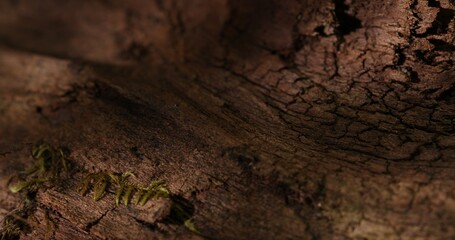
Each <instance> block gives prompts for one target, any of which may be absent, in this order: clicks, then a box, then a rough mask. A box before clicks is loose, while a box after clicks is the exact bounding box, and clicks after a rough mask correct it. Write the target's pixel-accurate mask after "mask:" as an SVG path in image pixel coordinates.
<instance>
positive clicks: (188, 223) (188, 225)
mask: <svg viewBox="0 0 455 240" xmlns="http://www.w3.org/2000/svg"><path fill="white" fill-rule="evenodd" d="M183 225H185V227H186V228H188V229H189V230H190V231H192V232H194V233H200V232H199V231H198V230H197V228H196V226H194V223H193V221H191V219H188V220H186V221H185V222H184V223H183Z"/></svg>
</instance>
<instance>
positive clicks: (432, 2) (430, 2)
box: [428, 0, 441, 8]
mask: <svg viewBox="0 0 455 240" xmlns="http://www.w3.org/2000/svg"><path fill="white" fill-rule="evenodd" d="M428 6H429V7H437V8H440V7H441V3H440V2H439V1H436V0H428Z"/></svg>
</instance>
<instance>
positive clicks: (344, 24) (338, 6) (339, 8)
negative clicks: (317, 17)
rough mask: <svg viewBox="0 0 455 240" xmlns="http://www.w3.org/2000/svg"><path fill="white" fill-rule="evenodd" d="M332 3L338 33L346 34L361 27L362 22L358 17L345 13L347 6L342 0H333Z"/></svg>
mask: <svg viewBox="0 0 455 240" xmlns="http://www.w3.org/2000/svg"><path fill="white" fill-rule="evenodd" d="M334 3H335V16H336V17H337V19H338V23H339V25H338V27H337V28H336V32H337V34H338V35H347V34H349V33H351V32H354V31H355V30H357V29H359V28H361V27H362V22H361V21H360V20H359V19H358V18H356V17H354V16H351V15H349V14H347V13H346V11H347V10H349V7H348V5H346V4H345V3H344V0H334Z"/></svg>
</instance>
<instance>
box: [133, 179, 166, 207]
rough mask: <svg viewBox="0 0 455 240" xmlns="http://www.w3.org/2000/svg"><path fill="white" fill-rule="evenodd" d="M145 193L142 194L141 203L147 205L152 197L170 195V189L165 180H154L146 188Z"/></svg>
mask: <svg viewBox="0 0 455 240" xmlns="http://www.w3.org/2000/svg"><path fill="white" fill-rule="evenodd" d="M144 191H145V194H144V195H143V196H142V198H141V201H140V202H139V204H140V205H142V206H143V205H145V204H146V203H147V202H148V200H149V199H150V198H152V197H153V198H158V197H169V190H167V189H166V187H165V186H164V183H163V181H152V183H150V185H149V186H148V187H147V188H144Z"/></svg>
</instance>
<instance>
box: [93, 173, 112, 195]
mask: <svg viewBox="0 0 455 240" xmlns="http://www.w3.org/2000/svg"><path fill="white" fill-rule="evenodd" d="M108 184H109V178H108V176H107V175H106V174H98V175H97V176H96V178H95V184H94V187H93V200H95V201H98V200H100V199H101V198H102V197H103V196H104V194H105V193H106V188H107V185H108Z"/></svg>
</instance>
